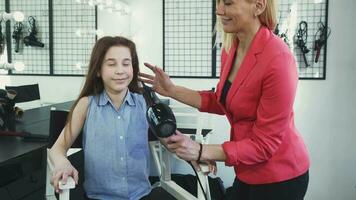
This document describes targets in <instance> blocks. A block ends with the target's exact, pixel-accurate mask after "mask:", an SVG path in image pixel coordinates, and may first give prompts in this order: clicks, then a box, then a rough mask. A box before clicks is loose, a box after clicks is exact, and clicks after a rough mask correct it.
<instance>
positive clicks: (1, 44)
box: [0, 19, 5, 55]
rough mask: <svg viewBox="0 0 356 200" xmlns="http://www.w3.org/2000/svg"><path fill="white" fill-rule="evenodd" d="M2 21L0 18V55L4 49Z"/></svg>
mask: <svg viewBox="0 0 356 200" xmlns="http://www.w3.org/2000/svg"><path fill="white" fill-rule="evenodd" d="M2 21H3V20H2V19H0V55H2V53H3V52H4V49H5V35H3V34H2Z"/></svg>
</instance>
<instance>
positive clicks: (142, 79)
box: [138, 77, 154, 85]
mask: <svg viewBox="0 0 356 200" xmlns="http://www.w3.org/2000/svg"><path fill="white" fill-rule="evenodd" d="M138 80H139V81H143V82H144V83H148V84H151V85H153V84H154V81H153V80H150V79H144V78H141V77H138Z"/></svg>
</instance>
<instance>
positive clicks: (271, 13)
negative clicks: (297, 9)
mask: <svg viewBox="0 0 356 200" xmlns="http://www.w3.org/2000/svg"><path fill="white" fill-rule="evenodd" d="M220 1H222V0H216V3H217V4H218V3H219V2H220ZM246 1H255V0H246ZM277 5H278V4H277V0H267V4H266V9H265V10H264V11H263V12H262V13H261V14H260V15H259V16H258V18H259V20H260V22H261V24H262V25H263V26H266V27H267V28H268V29H270V30H272V31H274V29H275V28H276V25H277ZM217 19H218V20H217V21H216V26H215V28H216V31H218V32H220V33H221V39H222V43H223V48H225V50H227V51H228V50H229V49H230V48H231V46H232V43H233V42H234V40H235V39H236V33H226V32H224V30H223V29H222V25H221V21H220V19H219V17H217Z"/></svg>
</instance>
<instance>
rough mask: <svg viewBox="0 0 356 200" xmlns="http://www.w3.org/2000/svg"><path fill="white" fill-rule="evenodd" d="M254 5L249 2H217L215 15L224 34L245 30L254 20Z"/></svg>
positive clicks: (232, 0)
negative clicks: (218, 17) (218, 18)
mask: <svg viewBox="0 0 356 200" xmlns="http://www.w3.org/2000/svg"><path fill="white" fill-rule="evenodd" d="M254 11H255V4H254V3H253V1H250V0H218V3H217V5H216V14H217V15H219V16H220V20H221V24H222V26H223V29H224V31H225V32H226V33H238V32H240V31H243V30H245V29H246V28H247V27H248V26H250V25H251V23H253V21H254V20H255V16H254Z"/></svg>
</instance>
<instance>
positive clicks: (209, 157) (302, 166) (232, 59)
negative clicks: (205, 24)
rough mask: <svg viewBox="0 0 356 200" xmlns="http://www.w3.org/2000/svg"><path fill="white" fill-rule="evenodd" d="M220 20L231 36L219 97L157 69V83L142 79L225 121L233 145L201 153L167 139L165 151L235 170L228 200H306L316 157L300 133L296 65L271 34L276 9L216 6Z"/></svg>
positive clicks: (247, 3) (235, 1)
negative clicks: (178, 82) (296, 121)
mask: <svg viewBox="0 0 356 200" xmlns="http://www.w3.org/2000/svg"><path fill="white" fill-rule="evenodd" d="M216 14H217V15H218V19H219V20H220V23H221V26H222V29H223V36H224V40H223V50H222V59H221V60H222V63H221V66H222V70H221V74H220V81H219V83H218V85H217V90H216V92H210V91H209V92H207V91H194V90H190V89H188V88H184V87H180V86H176V85H174V84H173V83H172V82H171V81H170V79H169V76H168V75H167V74H166V73H165V72H164V71H163V70H162V69H159V68H157V67H154V66H152V65H150V64H146V66H147V67H149V68H150V69H151V70H152V71H153V72H154V76H152V75H148V74H143V73H141V74H140V76H141V80H144V81H145V82H146V83H150V84H152V86H153V88H154V89H155V90H156V91H157V92H158V93H160V94H161V95H164V96H168V97H171V98H174V99H176V100H178V101H180V102H183V103H185V104H188V105H191V106H193V107H196V108H198V109H199V110H200V111H202V112H210V113H216V114H224V115H226V117H227V118H228V120H229V122H230V125H231V131H230V141H226V142H224V143H223V144H209V145H200V144H198V143H196V142H195V141H192V140H191V139H190V138H189V137H186V136H184V135H183V134H181V133H179V132H177V134H176V135H173V136H171V137H169V138H167V139H164V141H165V143H166V146H167V148H168V149H170V151H172V152H175V153H176V154H177V155H178V156H179V157H180V158H182V159H185V160H188V161H194V162H195V161H198V162H208V163H210V164H214V162H212V161H223V162H225V165H227V166H232V167H234V170H235V173H236V178H235V181H234V184H233V186H232V187H231V188H230V189H229V190H227V194H226V199H242V200H301V199H303V198H304V196H305V193H306V191H307V187H308V181H309V180H308V179H309V175H308V169H309V156H308V152H307V149H306V146H305V144H304V142H303V139H302V138H301V136H300V135H299V133H298V131H297V129H296V127H295V125H294V112H293V103H294V98H295V93H296V89H297V82H298V74H297V68H296V63H295V60H294V57H293V55H292V53H291V51H290V50H289V49H288V47H287V46H286V45H285V43H284V42H283V41H282V40H281V39H280V38H278V37H277V36H276V35H274V34H273V32H272V31H273V30H274V28H275V25H276V2H275V1H274V0H217V7H216ZM219 134H223V133H219ZM226 134H227V133H226Z"/></svg>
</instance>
